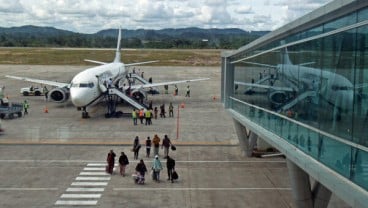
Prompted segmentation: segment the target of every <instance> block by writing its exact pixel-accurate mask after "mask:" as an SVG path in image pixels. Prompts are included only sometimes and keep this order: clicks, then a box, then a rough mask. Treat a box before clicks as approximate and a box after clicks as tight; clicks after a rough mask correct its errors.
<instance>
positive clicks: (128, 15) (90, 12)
mask: <svg viewBox="0 0 368 208" xmlns="http://www.w3.org/2000/svg"><path fill="white" fill-rule="evenodd" d="M329 1H330V0H292V1H290V0H247V1H244V0H136V1H121V0H105V1H100V0H11V1H10V0H0V26H2V27H11V26H21V25H26V24H33V25H40V26H53V27H57V28H60V29H67V30H73V31H77V32H85V33H92V32H97V31H99V30H101V29H106V28H112V27H114V28H117V27H119V26H123V27H124V28H127V29H138V28H146V29H162V28H170V27H171V28H182V27H202V28H211V27H216V28H230V27H238V28H241V29H245V30H250V29H251V30H272V29H275V27H279V26H282V25H284V24H286V23H288V22H290V21H292V20H294V19H296V18H298V17H300V16H302V15H304V14H306V13H308V12H310V11H312V10H314V9H316V8H318V7H320V6H322V5H323V4H325V3H327V2H329ZM9 14H11V15H9Z"/></svg>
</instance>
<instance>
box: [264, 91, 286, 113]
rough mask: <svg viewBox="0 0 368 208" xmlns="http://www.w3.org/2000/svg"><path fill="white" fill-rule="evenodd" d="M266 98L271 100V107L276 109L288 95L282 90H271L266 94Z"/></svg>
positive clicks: (284, 101)
mask: <svg viewBox="0 0 368 208" xmlns="http://www.w3.org/2000/svg"><path fill="white" fill-rule="evenodd" d="M268 98H269V100H270V102H271V107H272V108H274V109H277V108H279V107H281V106H282V105H284V104H285V103H286V102H287V101H288V99H289V96H288V94H287V93H286V92H284V91H273V92H271V93H270V94H269V95H268Z"/></svg>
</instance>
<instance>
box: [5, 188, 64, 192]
mask: <svg viewBox="0 0 368 208" xmlns="http://www.w3.org/2000/svg"><path fill="white" fill-rule="evenodd" d="M57 190H59V189H58V188H0V191H57Z"/></svg>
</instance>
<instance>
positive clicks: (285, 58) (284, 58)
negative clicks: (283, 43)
mask: <svg viewBox="0 0 368 208" xmlns="http://www.w3.org/2000/svg"><path fill="white" fill-rule="evenodd" d="M281 61H282V64H292V63H291V61H290V57H289V53H288V50H287V48H283V49H281Z"/></svg>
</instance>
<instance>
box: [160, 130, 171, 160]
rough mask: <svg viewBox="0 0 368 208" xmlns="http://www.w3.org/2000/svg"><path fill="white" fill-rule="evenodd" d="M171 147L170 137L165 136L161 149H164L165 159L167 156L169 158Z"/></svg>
mask: <svg viewBox="0 0 368 208" xmlns="http://www.w3.org/2000/svg"><path fill="white" fill-rule="evenodd" d="M170 146H171V141H170V139H169V137H168V136H167V135H166V134H165V137H164V139H163V140H162V146H161V148H164V158H167V156H169V149H170Z"/></svg>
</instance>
